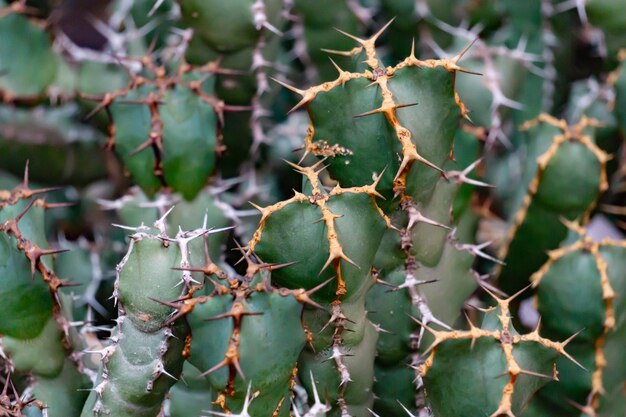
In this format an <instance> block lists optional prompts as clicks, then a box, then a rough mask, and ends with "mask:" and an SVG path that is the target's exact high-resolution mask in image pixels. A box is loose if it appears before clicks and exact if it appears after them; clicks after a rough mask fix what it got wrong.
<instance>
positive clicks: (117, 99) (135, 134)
mask: <svg viewBox="0 0 626 417" xmlns="http://www.w3.org/2000/svg"><path fill="white" fill-rule="evenodd" d="M144 61H145V62H144V72H143V73H142V74H141V75H137V76H133V77H132V78H131V79H130V80H129V82H128V84H127V85H126V86H125V87H123V88H120V89H117V90H114V91H110V92H107V93H106V94H104V95H103V96H95V95H89V94H86V95H85V96H86V97H88V98H90V99H92V100H96V101H99V102H100V104H99V106H98V107H97V108H96V109H94V110H93V111H92V113H95V112H96V111H97V110H99V109H102V108H104V109H106V110H107V112H108V114H109V115H110V118H111V125H110V127H109V131H110V134H111V137H110V138H109V141H108V143H107V146H108V147H109V148H113V149H115V151H116V153H117V154H118V155H119V156H120V157H121V159H122V160H123V162H124V165H125V166H126V168H127V169H128V171H129V172H130V173H131V174H132V176H133V178H134V180H135V181H136V182H137V184H138V185H139V186H140V187H141V188H142V189H143V190H144V192H146V193H147V194H148V195H150V196H152V195H154V194H155V193H156V192H157V191H158V190H159V189H160V188H161V187H162V186H169V187H171V188H172V189H173V190H174V191H177V192H179V193H181V194H182V195H183V197H184V198H185V199H187V200H192V199H193V198H194V197H195V196H196V195H197V194H198V192H199V191H200V190H201V189H202V188H203V187H204V185H205V183H206V181H207V179H208V177H209V175H210V174H211V173H212V172H213V169H214V165H215V158H216V155H215V154H216V152H217V149H218V145H219V144H218V142H219V140H218V137H219V135H218V121H219V120H221V118H222V114H223V108H224V104H223V103H222V102H221V101H219V100H217V99H216V98H215V97H213V96H211V94H212V91H213V84H214V80H213V79H211V78H207V77H208V76H210V74H212V72H213V70H214V68H213V66H212V65H211V64H208V65H207V66H205V67H202V68H192V67H190V66H188V65H186V64H182V63H179V65H178V67H177V70H176V71H175V72H174V73H171V74H170V73H168V72H167V71H166V69H165V68H164V67H159V66H157V65H156V63H154V62H153V61H152V60H151V58H147V57H146V58H144Z"/></svg>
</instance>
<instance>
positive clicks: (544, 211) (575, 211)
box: [499, 114, 610, 293]
mask: <svg viewBox="0 0 626 417" xmlns="http://www.w3.org/2000/svg"><path fill="white" fill-rule="evenodd" d="M594 127H597V123H596V122H595V121H594V120H593V119H588V118H586V117H583V118H582V119H581V121H580V122H579V123H577V124H576V125H574V126H568V125H567V123H566V122H565V121H563V120H557V119H555V118H553V117H552V116H549V115H547V114H542V115H541V116H539V118H538V119H536V120H533V121H529V122H527V123H525V124H524V125H523V129H525V130H531V129H532V130H531V134H532V139H531V143H530V145H529V151H528V164H529V166H528V167H527V168H526V172H525V174H524V175H525V178H526V183H527V184H528V189H527V191H526V194H525V195H522V194H521V193H520V194H519V197H520V198H519V199H518V201H519V207H520V208H519V210H518V211H517V213H516V214H515V216H514V218H513V224H512V226H511V228H510V229H509V232H508V235H507V242H506V243H505V244H504V245H503V247H502V249H501V251H500V253H499V257H500V259H502V260H503V261H504V262H505V264H506V266H505V267H502V268H500V271H499V280H500V285H501V288H502V289H503V290H504V291H505V292H508V293H513V292H517V291H519V290H520V289H521V288H524V287H525V286H526V285H527V283H528V278H529V277H530V276H531V275H532V274H533V273H534V272H535V271H536V270H537V269H538V268H539V267H540V266H541V265H542V264H543V263H544V262H545V261H546V260H547V255H546V253H545V252H546V251H547V250H551V249H554V248H556V247H558V245H559V244H560V243H561V241H562V240H563V239H565V237H566V235H567V227H566V226H565V225H564V224H563V223H562V221H561V218H565V219H569V220H575V219H579V220H581V221H583V222H586V221H587V220H588V217H589V215H590V214H591V211H592V210H593V208H594V207H595V205H596V201H597V199H598V198H599V196H600V194H601V193H602V192H603V191H605V190H606V189H607V187H608V182H607V178H606V169H605V167H606V163H607V161H608V160H609V159H610V157H609V155H607V154H606V153H605V152H604V151H602V150H601V149H600V148H598V146H597V145H596V144H595V142H594V139H593V133H592V131H591V132H590V130H591V129H593V128H594Z"/></svg>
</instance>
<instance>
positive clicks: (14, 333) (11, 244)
mask: <svg viewBox="0 0 626 417" xmlns="http://www.w3.org/2000/svg"><path fill="white" fill-rule="evenodd" d="M27 178H28V177H26V180H25V181H24V184H23V185H21V186H19V187H17V188H15V189H14V190H13V191H11V192H6V191H0V304H1V305H2V306H3V314H2V320H0V355H2V356H3V357H4V358H6V359H7V363H8V364H9V366H11V367H12V368H13V369H14V370H15V371H16V372H17V373H23V374H28V375H29V376H30V389H31V390H32V393H33V395H34V398H35V400H36V401H37V402H36V404H37V405H38V406H40V407H46V409H47V413H48V414H47V415H48V416H50V417H65V416H76V415H78V414H79V413H80V408H81V407H82V403H83V401H84V398H85V393H84V391H80V389H82V388H85V380H84V379H83V378H84V376H83V375H81V374H80V373H79V372H78V370H77V367H76V363H74V362H72V361H70V360H68V359H66V356H67V355H68V354H69V351H70V350H71V347H70V343H69V340H68V338H67V336H68V335H69V331H70V330H69V327H70V326H69V322H70V320H71V319H68V318H67V317H65V316H64V315H63V313H62V305H61V294H60V293H59V292H58V290H59V289H60V288H61V287H62V286H63V285H64V281H62V280H61V279H59V278H58V277H57V276H56V274H55V272H54V271H53V270H52V269H51V266H52V261H51V259H50V258H47V259H44V258H43V256H44V255H46V254H50V253H54V252H48V251H47V249H46V247H47V242H46V237H45V235H44V230H45V227H44V210H45V207H46V203H45V201H44V200H41V199H39V200H34V199H33V197H32V195H33V194H36V193H38V192H40V191H41V190H30V189H29V188H28V180H27Z"/></svg>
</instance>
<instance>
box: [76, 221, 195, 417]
mask: <svg viewBox="0 0 626 417" xmlns="http://www.w3.org/2000/svg"><path fill="white" fill-rule="evenodd" d="M163 224H164V223H163V219H161V220H159V221H157V222H155V226H158V227H159V228H160V233H159V234H158V235H157V234H152V233H149V232H148V229H147V228H145V227H144V228H140V229H139V230H138V231H137V232H136V233H134V234H133V235H131V241H130V246H129V249H128V252H127V254H126V256H125V257H124V259H123V260H122V262H121V263H120V264H119V265H118V267H117V272H118V276H117V280H116V284H115V292H114V296H115V297H116V300H117V302H118V303H119V307H118V313H119V316H118V319H117V323H118V324H117V327H116V329H115V331H114V333H113V335H112V337H111V338H110V344H109V345H108V346H105V347H103V348H102V349H101V350H99V351H97V352H96V353H99V354H100V356H101V358H102V366H101V371H100V375H99V376H98V380H97V381H96V385H95V387H94V388H93V391H92V393H91V395H90V397H89V399H88V400H87V403H86V404H85V407H84V408H83V413H82V416H83V417H87V416H106V415H114V416H120V417H125V416H127V417H131V416H133V417H137V416H145V417H155V416H157V415H158V414H159V412H160V411H161V407H162V403H163V400H164V398H165V395H166V394H167V392H168V391H169V389H170V387H171V386H172V385H174V383H175V382H176V380H177V379H178V378H179V376H180V373H181V371H182V368H183V362H184V355H186V354H188V349H189V346H188V343H189V339H188V338H189V328H188V325H187V323H186V322H185V321H184V320H178V321H174V323H171V320H170V317H171V314H172V312H173V309H172V307H170V306H168V305H166V304H167V303H165V304H163V303H160V302H158V301H156V300H166V301H167V300H173V299H177V298H179V297H180V296H181V295H184V294H186V291H187V288H188V287H189V286H190V285H191V282H192V281H193V278H192V276H191V273H190V272H187V271H184V272H182V273H181V272H180V271H176V270H174V269H173V268H185V267H189V265H190V262H191V257H190V253H189V246H188V243H189V242H190V241H191V240H192V239H194V238H195V237H198V236H199V235H200V234H202V233H204V232H205V230H204V229H198V230H196V231H194V232H179V233H178V234H177V235H176V238H175V239H171V238H168V237H167V236H166V234H165V227H164V226H163Z"/></svg>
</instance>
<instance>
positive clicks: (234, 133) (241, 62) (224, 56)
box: [178, 0, 285, 177]
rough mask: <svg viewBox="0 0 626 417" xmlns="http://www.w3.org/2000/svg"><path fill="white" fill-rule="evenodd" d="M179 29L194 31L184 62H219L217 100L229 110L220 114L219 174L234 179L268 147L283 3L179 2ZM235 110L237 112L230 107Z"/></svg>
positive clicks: (258, 0)
mask: <svg viewBox="0 0 626 417" xmlns="http://www.w3.org/2000/svg"><path fill="white" fill-rule="evenodd" d="M178 3H179V4H180V6H181V11H182V24H183V25H185V26H188V27H190V28H192V29H193V31H194V36H193V37H192V39H191V41H190V44H189V48H188V49H187V51H186V59H187V60H188V61H189V62H190V63H192V64H197V65H205V64H206V63H207V62H208V61H215V62H219V66H220V69H219V70H218V71H217V74H216V86H215V91H216V94H217V95H218V96H219V97H220V98H221V99H222V100H224V101H225V102H227V103H228V104H229V105H231V107H230V108H231V109H240V110H245V111H243V112H236V111H227V112H226V113H225V114H224V123H223V129H222V133H223V144H224V146H225V150H224V152H223V153H222V154H221V155H220V156H221V158H220V164H219V166H220V171H221V172H222V174H223V175H224V176H226V177H235V176H237V175H238V174H239V172H240V169H241V167H242V166H245V164H246V163H249V162H250V159H251V160H252V161H255V160H257V159H258V157H259V154H258V152H257V151H258V150H259V148H260V146H261V145H262V144H263V143H266V142H267V138H266V134H265V132H266V130H267V127H268V126H267V123H266V122H265V118H267V116H268V115H269V114H270V113H271V112H270V110H269V109H270V107H271V106H272V104H273V103H274V102H275V101H276V100H275V99H276V94H275V93H276V89H275V88H272V87H273V86H271V85H270V84H269V77H271V76H275V75H276V74H277V72H278V69H279V66H280V64H277V63H276V62H277V61H279V60H280V54H281V51H282V46H281V36H282V35H283V33H282V32H281V31H282V30H283V26H284V24H285V19H284V15H283V0H236V1H232V2H227V3H224V2H222V1H215V0H209V1H197V0H178ZM232 106H237V107H232Z"/></svg>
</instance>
